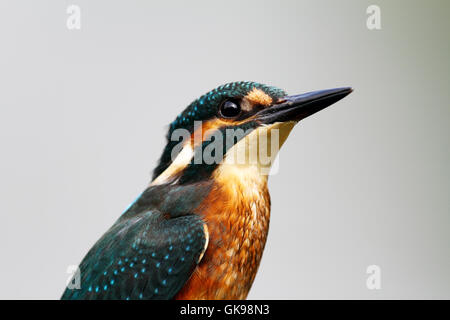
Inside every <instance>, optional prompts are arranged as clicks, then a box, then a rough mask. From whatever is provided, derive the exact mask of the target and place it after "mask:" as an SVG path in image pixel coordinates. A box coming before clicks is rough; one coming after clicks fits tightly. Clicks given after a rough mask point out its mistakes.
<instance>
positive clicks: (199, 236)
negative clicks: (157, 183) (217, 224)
mask: <svg viewBox="0 0 450 320" xmlns="http://www.w3.org/2000/svg"><path fill="white" fill-rule="evenodd" d="M207 233H208V232H207V229H206V225H205V223H204V222H203V221H202V220H201V218H200V217H199V216H197V215H183V216H178V217H175V218H170V217H167V215H163V214H162V213H161V212H159V211H156V210H151V211H146V212H142V213H139V214H135V215H133V216H131V217H126V218H124V217H122V218H121V219H119V220H118V221H117V222H116V223H115V224H114V225H113V226H112V227H111V229H109V231H107V232H106V233H105V234H104V235H103V237H102V238H101V239H100V240H99V241H98V242H97V243H96V244H95V245H94V247H93V248H92V249H91V250H90V251H89V252H88V254H87V255H86V257H85V258H84V259H83V261H82V262H81V264H80V268H79V271H80V273H79V279H80V285H81V288H80V289H76V288H74V289H70V288H67V289H66V291H65V292H64V294H63V296H62V299H172V298H173V297H174V296H175V295H176V294H177V293H178V291H179V290H180V289H181V288H182V287H183V286H184V284H185V283H186V281H187V280H188V279H189V278H190V276H191V274H192V272H193V270H194V269H195V267H196V266H197V264H198V263H199V262H200V259H201V257H202V255H203V253H204V252H205V250H206V246H207V239H208V234H207ZM73 284H74V286H75V285H76V283H75V282H74V283H73Z"/></svg>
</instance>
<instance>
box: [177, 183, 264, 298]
mask: <svg viewBox="0 0 450 320" xmlns="http://www.w3.org/2000/svg"><path fill="white" fill-rule="evenodd" d="M215 181H216V183H215V184H214V186H213V188H212V190H211V192H210V193H209V195H208V196H207V197H206V198H205V200H204V201H203V202H202V203H201V204H200V206H199V208H198V212H199V213H201V215H202V216H203V218H204V221H205V222H206V224H207V227H208V231H209V232H208V233H209V244H208V248H207V250H206V252H205V254H204V256H203V258H202V260H201V262H200V264H199V265H198V266H197V267H196V269H195V270H194V272H193V274H192V276H191V278H190V280H189V281H188V282H187V283H186V285H185V286H184V287H183V289H182V290H181V291H180V292H179V294H178V295H177V296H176V299H245V298H246V297H247V294H248V292H249V290H250V288H251V285H252V283H253V280H254V278H255V276H256V272H257V270H258V266H259V263H260V261H261V257H262V253H263V250H264V246H265V243H266V239H267V233H268V229H269V219H270V196H269V192H268V189H267V179H266V178H262V179H260V178H254V179H253V178H251V179H242V180H241V179H239V181H236V179H235V177H231V176H225V177H224V176H222V177H220V178H217V180H215Z"/></svg>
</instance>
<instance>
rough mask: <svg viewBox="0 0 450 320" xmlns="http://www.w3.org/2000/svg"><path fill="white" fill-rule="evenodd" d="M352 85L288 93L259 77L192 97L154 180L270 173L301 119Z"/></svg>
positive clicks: (174, 126) (174, 127)
mask: <svg viewBox="0 0 450 320" xmlns="http://www.w3.org/2000/svg"><path fill="white" fill-rule="evenodd" d="M351 91H352V89H351V88H337V89H329V90H321V91H315V92H310V93H306V94H299V95H287V93H286V92H285V91H283V90H281V89H278V88H275V87H272V86H268V85H264V84H259V83H255V82H244V81H241V82H233V83H228V84H225V85H222V86H220V87H218V88H216V89H214V90H211V91H210V92H208V93H206V94H204V95H203V96H201V97H200V98H198V99H197V100H195V101H193V102H192V103H191V104H190V105H189V106H188V107H187V108H186V109H185V110H184V111H183V112H182V113H181V114H180V115H178V117H177V118H176V119H175V120H174V121H173V122H172V123H171V124H170V125H169V130H168V133H167V144H166V146H165V148H164V151H163V154H162V156H161V158H160V161H159V164H158V166H157V167H156V168H155V170H154V172H153V182H152V184H162V183H180V184H184V183H193V182H198V181H201V180H204V179H208V178H209V177H210V176H211V175H212V174H213V173H214V172H215V171H217V170H223V168H224V167H227V168H228V169H230V170H237V171H239V170H240V169H246V170H248V169H250V168H251V170H254V171H255V172H257V173H258V174H261V175H267V174H268V172H269V169H270V167H271V165H272V164H273V161H274V159H275V157H276V155H277V153H278V151H279V148H280V147H281V146H282V144H283V143H284V141H285V140H286V138H287V137H288V135H289V133H290V131H291V130H292V128H293V127H294V125H295V124H296V123H298V121H300V120H302V119H304V118H306V117H308V116H310V115H312V114H314V113H316V112H317V111H320V110H322V109H324V108H326V107H327V106H329V105H331V104H333V103H335V102H337V101H338V100H340V99H342V98H343V97H345V96H346V95H348V94H349V93H350V92H351Z"/></svg>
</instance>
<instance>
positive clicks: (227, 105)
mask: <svg viewBox="0 0 450 320" xmlns="http://www.w3.org/2000/svg"><path fill="white" fill-rule="evenodd" d="M240 113H241V106H240V104H239V103H238V102H237V101H232V100H225V101H224V102H223V103H222V104H221V105H220V108H219V114H220V116H222V117H223V118H234V117H237V116H238V115H239V114H240Z"/></svg>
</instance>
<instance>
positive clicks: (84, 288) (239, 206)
mask: <svg viewBox="0 0 450 320" xmlns="http://www.w3.org/2000/svg"><path fill="white" fill-rule="evenodd" d="M352 90H353V89H352V88H351V87H341V88H336V89H327V90H319V91H313V92H309V93H305V94H297V95H288V94H287V93H286V92H285V91H284V90H282V89H279V88H277V87H273V86H269V85H265V84H261V83H257V82H251V81H238V82H231V83H227V84H224V85H221V86H219V87H217V88H215V89H213V90H211V91H209V92H208V93H206V94H204V95H202V96H201V97H199V98H198V99H196V100H195V101H193V102H192V103H191V104H189V105H188V106H187V108H186V109H184V111H183V112H182V113H181V114H180V115H178V117H176V119H175V120H174V121H173V122H172V123H171V124H170V125H169V128H168V132H167V135H166V146H165V147H164V150H163V152H162V155H161V157H160V159H159V162H158V164H157V166H156V168H155V169H154V171H153V176H152V179H151V181H150V183H149V184H148V186H147V187H146V188H145V190H144V191H143V192H142V193H141V194H140V195H139V197H138V198H137V199H136V200H135V201H134V202H133V203H132V204H131V205H130V206H129V208H127V210H125V211H124V212H123V213H122V214H121V215H120V216H119V218H118V220H117V221H116V222H115V223H114V224H113V225H112V227H111V228H110V229H109V230H108V231H107V232H106V233H105V234H104V235H103V236H102V237H101V238H100V239H99V240H98V241H97V242H96V243H95V245H94V246H93V247H92V248H91V249H90V250H89V251H88V253H87V254H86V256H85V257H84V259H83V260H82V262H81V263H80V265H79V268H78V276H79V285H78V286H67V287H66V289H65V291H64V293H63V295H62V297H61V299H63V300H84V299H87V300H94V299H95V300H96V299H113V300H140V299H142V300H172V299H173V300H220V299H227V300H240V299H246V297H247V295H248V293H249V290H250V288H251V286H252V284H253V281H254V279H255V276H256V273H257V270H258V267H259V264H260V261H261V258H262V254H263V251H264V247H265V244H266V239H267V235H268V229H269V220H270V206H271V200H270V195H269V190H268V177H269V173H268V172H270V166H271V165H272V164H273V162H274V160H275V157H276V155H277V153H278V150H279V148H281V145H282V144H283V143H284V141H285V140H286V139H287V137H288V135H289V133H290V132H291V130H292V129H293V128H294V126H295V125H296V124H297V123H298V122H299V121H301V120H303V119H305V118H307V117H309V116H311V115H312V114H314V113H316V112H318V111H320V110H322V109H324V108H326V107H328V106H330V105H332V104H334V103H335V102H337V101H339V100H340V99H342V98H344V97H345V96H347V95H348V94H350V93H351V92H352ZM238 133H240V134H238ZM230 136H231V138H230ZM224 137H225V138H224ZM261 137H266V139H265V140H264V139H261ZM221 140H222V141H221ZM223 140H226V143H224V141H223ZM261 141H262V142H261ZM219 142H221V143H219ZM274 145H276V146H277V148H275V149H273V150H272V149H271V147H273V146H274ZM264 147H265V148H264ZM251 148H256V149H258V150H259V151H260V150H262V149H265V150H266V151H268V149H270V150H269V151H268V152H267V154H268V156H266V157H262V156H260V155H258V153H257V154H256V158H255V157H253V159H252V161H250V158H251V154H250V152H249V151H248V150H250V149H251ZM246 150H247V151H246ZM207 151H209V153H208V152H207ZM208 154H209V157H207V156H206V155H208ZM240 154H241V155H242V154H243V156H242V157H241V158H240V160H241V161H237V160H236V159H235V158H236V155H237V156H238V157H239V155H240ZM202 156H203V157H202ZM211 158H213V160H214V161H211ZM233 159H234V160H233ZM238 160H239V159H238ZM263 160H264V161H263ZM74 279H75V276H74V278H73V281H74ZM69 284H70V282H69Z"/></svg>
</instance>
